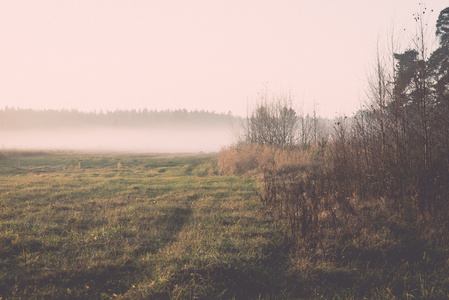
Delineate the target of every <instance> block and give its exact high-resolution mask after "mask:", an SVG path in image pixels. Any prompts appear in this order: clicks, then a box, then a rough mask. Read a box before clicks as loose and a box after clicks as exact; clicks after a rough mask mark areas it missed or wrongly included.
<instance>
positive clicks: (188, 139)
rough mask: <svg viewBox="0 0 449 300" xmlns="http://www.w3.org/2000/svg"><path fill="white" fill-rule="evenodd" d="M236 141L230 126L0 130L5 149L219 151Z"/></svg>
mask: <svg viewBox="0 0 449 300" xmlns="http://www.w3.org/2000/svg"><path fill="white" fill-rule="evenodd" d="M232 142H233V134H232V130H231V129H226V128H214V129H195V130H192V129H111V128H85V129H59V130H51V129H39V130H33V129H27V130H1V131H0V147H1V148H2V149H24V150H28V149H50V150H91V151H129V152H201V151H202V152H217V151H218V150H220V148H221V147H223V146H225V145H229V144H231V143H232Z"/></svg>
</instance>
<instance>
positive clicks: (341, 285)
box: [0, 151, 449, 299]
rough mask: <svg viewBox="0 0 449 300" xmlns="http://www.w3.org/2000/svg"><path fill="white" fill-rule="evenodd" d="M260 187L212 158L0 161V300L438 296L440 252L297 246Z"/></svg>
mask: <svg viewBox="0 0 449 300" xmlns="http://www.w3.org/2000/svg"><path fill="white" fill-rule="evenodd" d="M259 190H260V186H259V183H258V181H257V180H256V179H255V178H250V177H242V176H220V175H218V173H217V165H216V157H214V156H206V155H202V156H201V155H176V156H171V155H143V154H124V153H115V154H99V153H70V152H14V151H8V152H4V153H3V154H2V155H1V158H0V299H10V298H12V299H14V298H23V299H24V298H45V299H77V298H78V299H85V298H95V299H101V298H105V299H106V298H122V299H233V298H234V299H258V298H262V299H291V298H302V299H310V298H316V299H334V298H335V299H345V298H364V297H366V298H375V299H385V298H387V299H388V298H389V299H395V298H403V299H415V298H444V297H449V293H448V291H449V279H448V276H449V275H448V274H449V259H448V251H447V249H440V248H438V249H437V248H431V247H430V246H427V245H424V244H423V245H421V246H420V248H419V249H418V250H416V251H412V252H413V255H411V256H410V255H408V254H407V253H408V252H407V250H406V249H405V248H404V247H403V245H402V244H401V243H400V239H399V238H398V237H397V236H396V237H395V236H390V235H388V234H387V233H385V236H378V237H376V239H373V240H372V241H373V242H372V243H371V244H370V243H365V244H364V245H362V244H360V243H359V242H360V237H354V238H353V239H352V240H351V241H349V242H348V243H347V244H346V245H337V246H336V247H335V249H330V250H328V251H327V252H326V253H324V254H323V253H316V252H313V253H312V252H308V250H307V249H306V248H302V249H298V248H297V247H296V246H293V244H292V243H291V242H290V240H291V238H290V237H289V234H288V231H286V230H285V227H284V225H283V224H282V222H281V221H280V220H279V219H277V218H274V217H273V216H272V215H271V214H270V212H268V211H266V210H264V209H263V206H262V203H261V201H260V199H259V196H258V191H259ZM403 234H406V233H403ZM357 243H359V244H357ZM356 245H357V246H356ZM401 251H402V252H401ZM404 251H405V252H407V253H404ZM415 252H416V253H415Z"/></svg>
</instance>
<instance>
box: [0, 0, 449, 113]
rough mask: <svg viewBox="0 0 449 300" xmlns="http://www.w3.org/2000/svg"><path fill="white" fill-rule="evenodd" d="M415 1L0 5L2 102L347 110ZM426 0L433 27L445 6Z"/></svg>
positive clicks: (408, 24) (410, 25)
mask: <svg viewBox="0 0 449 300" xmlns="http://www.w3.org/2000/svg"><path fill="white" fill-rule="evenodd" d="M418 3H420V2H419V1H413V0H376V1H368V0H340V1H334V0H327V1H325V0H314V1H300V0H271V1H268V0H245V1H242V0H222V1H218V0H191V1H186V0H178V1H174V0H163V1H162V0H161V1H150V0H130V1H124V0H123V1H117V0H107V1H106V0H97V1H92V0H77V1H74V0H72V1H69V0H64V1H61V0H52V1H50V0H42V1H35V0H15V1H0V108H4V107H6V106H9V107H19V108H32V109H78V110H83V111H94V110H95V111H101V110H102V111H107V110H116V109H143V108H148V109H154V110H162V109H187V110H195V109H198V110H201V109H204V110H208V111H215V112H219V113H228V112H229V111H231V112H232V113H233V114H235V115H241V116H245V115H246V112H247V109H248V107H251V105H253V104H254V103H256V102H257V100H258V99H259V98H260V95H261V94H264V93H267V94H269V95H270V97H271V96H273V97H286V96H288V95H289V96H290V97H291V99H292V100H293V105H294V106H295V108H297V109H298V110H299V111H302V112H304V113H308V112H309V113H310V112H311V110H312V109H313V107H315V108H316V111H317V112H318V114H319V115H322V116H325V117H335V116H337V115H341V114H351V113H353V112H355V111H356V110H357V109H358V108H359V107H360V101H362V100H363V97H364V96H365V90H366V80H367V79H366V78H367V74H368V73H369V70H370V68H371V67H370V66H372V65H373V61H374V58H375V51H376V44H377V41H378V40H381V39H384V38H385V37H386V36H387V35H388V34H389V33H390V32H391V31H392V28H394V29H393V31H394V32H395V35H396V34H397V35H398V36H400V37H401V38H402V39H403V41H404V42H403V44H404V45H403V47H407V46H408V45H407V43H409V40H410V37H411V36H412V34H413V33H414V29H415V22H414V20H413V13H414V12H417V11H418V9H419V5H418ZM425 5H426V6H427V8H428V10H430V9H433V10H434V12H433V13H432V14H428V16H429V26H434V24H435V21H436V19H437V17H438V13H439V12H440V11H441V10H442V9H443V8H445V7H446V6H449V2H448V1H447V0H428V1H425ZM393 24H394V26H393ZM433 32H434V31H432V32H431V35H433Z"/></svg>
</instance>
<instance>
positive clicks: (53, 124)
mask: <svg viewBox="0 0 449 300" xmlns="http://www.w3.org/2000/svg"><path fill="white" fill-rule="evenodd" d="M240 119H241V118H240V117H238V116H233V115H232V114H231V113H230V112H229V113H228V114H224V113H216V112H209V111H205V110H194V111H187V110H186V109H176V110H168V109H167V110H160V111H157V110H148V109H139V110H135V109H133V110H115V111H105V112H104V111H100V112H95V111H93V112H83V111H79V110H75V109H72V110H66V109H62V110H54V109H48V110H33V109H22V108H9V107H5V108H3V109H0V129H3V130H11V129H52V128H53V129H54V128H86V127H110V128H116V129H119V128H137V127H148V128H161V127H162V128H177V127H182V128H186V127H187V128H199V127H203V128H210V127H230V126H232V124H234V123H236V122H239V120H240Z"/></svg>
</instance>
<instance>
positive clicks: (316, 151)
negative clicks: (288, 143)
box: [217, 143, 326, 175]
mask: <svg viewBox="0 0 449 300" xmlns="http://www.w3.org/2000/svg"><path fill="white" fill-rule="evenodd" d="M325 158H326V157H325V151H324V147H322V146H318V145H316V146H311V147H309V148H307V149H304V148H301V147H289V148H277V147H274V146H269V145H258V144H249V143H242V144H239V145H237V146H231V147H226V148H223V149H221V151H220V153H219V154H218V159H217V165H218V171H219V173H220V174H224V175H244V174H247V175H248V174H252V175H257V174H263V172H264V170H276V171H280V172H282V171H286V170H293V169H295V170H296V169H298V170H299V169H306V168H308V169H312V168H313V166H315V165H318V164H322V163H323V160H324V159H325Z"/></svg>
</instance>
